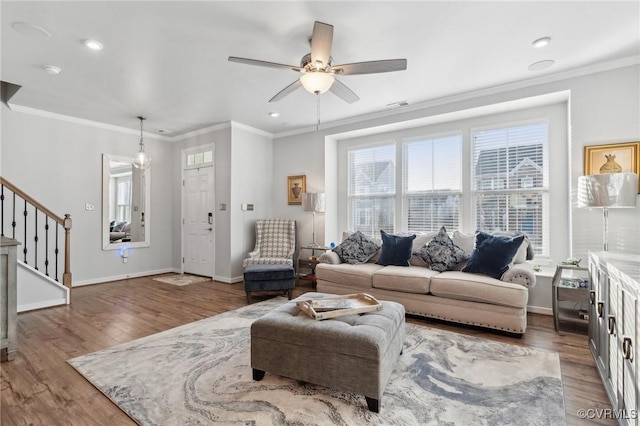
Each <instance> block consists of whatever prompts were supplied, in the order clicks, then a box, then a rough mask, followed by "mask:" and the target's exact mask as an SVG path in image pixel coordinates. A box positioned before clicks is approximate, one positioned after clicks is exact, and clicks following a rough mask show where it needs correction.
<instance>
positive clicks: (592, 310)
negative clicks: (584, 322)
mask: <svg viewBox="0 0 640 426" xmlns="http://www.w3.org/2000/svg"><path fill="white" fill-rule="evenodd" d="M599 278H600V275H599V274H598V267H597V263H596V262H595V261H594V260H593V259H590V260H589V349H591V355H593V359H597V358H598V348H599V347H600V339H599V336H600V333H599V332H598V316H597V313H596V302H597V301H598V283H599V282H600V280H599Z"/></svg>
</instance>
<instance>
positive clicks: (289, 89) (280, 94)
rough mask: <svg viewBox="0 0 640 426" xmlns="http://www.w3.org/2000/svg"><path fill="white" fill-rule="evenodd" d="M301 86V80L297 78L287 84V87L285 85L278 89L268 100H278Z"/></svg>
mask: <svg viewBox="0 0 640 426" xmlns="http://www.w3.org/2000/svg"><path fill="white" fill-rule="evenodd" d="M301 87H302V82H301V81H300V79H298V80H296V81H294V82H293V83H291V84H290V85H288V86H287V87H285V88H284V89H282V90H281V91H279V92H278V93H277V94H276V95H275V96H274V97H273V98H271V99H269V102H278V101H279V100H280V99H282V98H284V97H285V96H288V95H290V94H292V93H293V92H295V91H296V90H297V89H299V88H301Z"/></svg>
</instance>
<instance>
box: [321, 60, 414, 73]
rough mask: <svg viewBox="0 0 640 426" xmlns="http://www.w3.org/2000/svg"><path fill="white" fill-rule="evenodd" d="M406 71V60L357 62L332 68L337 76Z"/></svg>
mask: <svg viewBox="0 0 640 426" xmlns="http://www.w3.org/2000/svg"><path fill="white" fill-rule="evenodd" d="M406 69H407V60H406V59H386V60H382V61H368V62H356V63H353V64H344V65H336V66H334V67H332V68H331V70H332V71H333V72H335V73H336V74H337V75H355V74H376V73H381V72H391V71H403V70H406Z"/></svg>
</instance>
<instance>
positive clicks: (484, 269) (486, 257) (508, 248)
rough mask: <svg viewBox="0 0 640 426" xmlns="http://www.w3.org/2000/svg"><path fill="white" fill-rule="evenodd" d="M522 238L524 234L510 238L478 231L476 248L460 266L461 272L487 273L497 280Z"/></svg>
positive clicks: (506, 267)
mask: <svg viewBox="0 0 640 426" xmlns="http://www.w3.org/2000/svg"><path fill="white" fill-rule="evenodd" d="M523 240H524V235H520V236H518V237H514V238H511V237H506V236H500V235H491V234H487V233H485V232H481V231H480V232H478V233H477V234H476V248H475V249H474V250H473V253H471V257H470V258H469V261H468V262H467V265H466V266H465V267H464V268H462V272H471V273H473V274H483V275H488V276H490V277H493V278H495V279H498V280H499V279H500V278H501V277H502V275H503V274H504V273H505V272H506V271H507V269H509V265H510V264H511V261H512V260H513V256H515V254H516V252H517V251H518V248H519V247H520V245H521V244H522V241H523Z"/></svg>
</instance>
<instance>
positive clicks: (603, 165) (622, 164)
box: [584, 142, 640, 193]
mask: <svg viewBox="0 0 640 426" xmlns="http://www.w3.org/2000/svg"><path fill="white" fill-rule="evenodd" d="M605 173H635V174H637V175H639V176H640V142H629V143H614V144H608V145H593V146H585V147H584V174H585V175H597V174H605ZM638 193H640V178H639V179H638Z"/></svg>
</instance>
